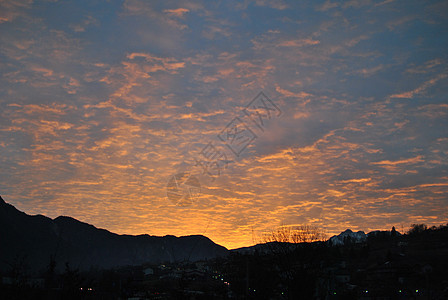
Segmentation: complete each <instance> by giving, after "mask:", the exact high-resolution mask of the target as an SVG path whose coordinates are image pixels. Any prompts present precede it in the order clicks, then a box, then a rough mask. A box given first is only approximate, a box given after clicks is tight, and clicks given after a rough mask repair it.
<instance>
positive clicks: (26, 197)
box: [0, 0, 448, 249]
mask: <svg viewBox="0 0 448 300" xmlns="http://www.w3.org/2000/svg"><path fill="white" fill-rule="evenodd" d="M411 2H412V5H411V4H409V5H408V3H407V2H406V3H405V2H403V1H384V2H381V1H348V2H341V3H337V2H331V1H319V3H317V2H316V3H315V2H313V1H308V2H306V3H302V2H300V1H281V0H279V1H258V0H257V1H240V2H235V3H230V2H226V1H224V2H222V3H220V4H217V3H214V2H213V3H212V2H209V1H161V2H153V1H142V0H126V1H120V2H113V1H112V2H111V3H110V2H104V3H103V2H101V3H96V2H95V3H93V2H90V1H86V2H83V3H82V4H79V3H77V2H76V1H68V2H60V1H41V2H39V1H32V0H31V1H0V6H1V8H0V12H1V13H0V41H1V42H0V51H1V57H0V66H1V75H2V76H1V78H0V93H1V94H0V107H1V109H0V117H1V120H0V153H1V155H0V170H1V171H0V174H1V177H0V194H1V195H2V197H3V199H5V201H7V202H9V203H11V204H13V205H14V206H16V207H17V208H18V209H20V210H22V211H24V212H26V213H28V214H43V215H46V216H49V217H52V218H55V217H57V216H59V215H68V216H72V217H74V218H76V219H79V220H81V221H84V222H87V223H90V224H93V225H95V226H96V227H100V228H105V229H107V230H109V231H112V232H115V233H120V234H150V235H160V236H163V235H168V234H170V235H177V236H181V235H193V234H203V235H205V236H207V237H209V238H210V239H212V240H213V241H214V242H216V243H218V244H220V245H223V246H225V247H227V248H229V249H232V248H236V247H243V246H249V245H252V244H254V243H255V242H257V241H256V239H257V236H260V235H262V234H263V233H264V232H266V231H269V230H270V229H272V228H275V227H276V226H279V225H281V224H285V225H302V224H309V225H313V226H317V227H318V228H322V229H323V230H324V231H325V232H326V233H327V234H328V235H333V234H337V233H339V232H341V231H343V230H345V229H347V228H351V229H352V230H353V231H355V230H363V231H366V232H368V231H371V230H379V229H390V228H391V227H392V226H395V227H396V228H397V230H401V226H403V227H404V228H407V227H408V226H409V225H410V224H412V223H426V224H428V225H438V224H442V223H446V222H447V211H448V202H447V201H448V200H447V199H448V173H447V170H448V169H447V163H448V161H447V154H448V136H447V133H448V130H447V129H448V127H447V125H448V123H447V120H448V117H447V114H448V101H447V99H448V98H447V95H448V88H447V87H448V67H447V66H448V65H447V61H448V57H447V55H446V49H447V48H448V39H447V35H446V28H447V18H446V11H447V9H448V7H447V4H446V1H429V2H417V1H411ZM421 11H424V12H425V13H424V14H423V13H422V14H420V13H419V12H421ZM443 12H444V13H443ZM360 15H363V16H364V17H360ZM64 16H66V17H64ZM260 92H263V93H264V94H265V95H266V96H267V97H268V99H269V100H271V101H272V104H271V102H268V100H266V99H265V100H264V102H263V103H264V104H265V105H266V107H265V108H264V112H265V113H266V115H264V117H263V119H262V121H261V119H257V115H256V114H257V113H258V111H255V112H254V111H253V110H254V109H258V110H260V109H261V110H262V109H263V107H261V106H260V105H261V104H260V103H261V102H259V103H258V104H257V105H258V106H257V108H253V107H249V108H247V106H248V105H249V104H250V103H251V101H252V100H253V99H254V98H255V97H256V96H257V95H259V93H260ZM254 103H257V102H254ZM273 105H274V106H273ZM250 109H253V110H252V111H250ZM251 113H252V114H251ZM235 118H238V119H236V121H234V120H235ZM238 120H240V121H241V122H242V124H244V126H246V127H244V128H246V131H245V133H246V134H247V135H246V136H245V137H244V138H242V139H240V140H232V141H230V138H229V132H228V129H229V128H231V127H232V126H231V125H229V124H232V123H231V122H232V121H234V122H239V121H238ZM256 122H262V124H261V123H256ZM233 124H236V123H233ZM257 124H258V126H257ZM260 124H261V125H260ZM240 128H243V127H240ZM248 129H250V130H248ZM225 137H227V138H229V139H228V140H226V139H225ZM233 138H235V137H233ZM250 138H252V140H250V141H251V142H250V143H248V144H247V147H245V148H244V149H243V150H241V153H238V155H235V153H234V152H232V150H230V148H229V145H230V143H231V142H232V143H234V144H233V145H234V146H233V147H236V146H235V145H236V144H237V143H243V141H246V139H250ZM209 143H212V144H211V145H213V146H216V148H217V150H219V152H217V153H221V154H222V155H221V156H220V163H221V165H220V167H222V168H221V169H220V170H219V174H217V173H215V176H214V177H212V176H208V175H207V174H206V173H205V172H204V169H203V167H201V165H200V164H199V162H200V161H201V160H203V159H204V157H205V156H204V154H203V153H204V151H205V150H204V149H206V150H210V149H207V148H206V147H207V145H209ZM239 147H242V146H241V144H239ZM224 154H225V155H224ZM210 155H211V154H210ZM216 155H218V154H216ZM208 158H210V156H208ZM183 172H184V173H188V174H191V175H193V176H194V178H197V180H198V181H199V183H200V190H199V191H197V193H196V194H195V195H193V196H191V199H190V200H191V201H190V203H188V205H178V204H179V203H176V201H173V200H172V199H170V197H168V196H167V185H168V183H169V181H170V178H172V177H173V176H174V175H176V174H180V173H183ZM174 191H175V190H174ZM184 192H188V191H186V190H183V191H179V193H184Z"/></svg>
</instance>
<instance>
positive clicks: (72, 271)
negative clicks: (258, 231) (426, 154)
mask: <svg viewBox="0 0 448 300" xmlns="http://www.w3.org/2000/svg"><path fill="white" fill-rule="evenodd" d="M293 229H294V228H293ZM295 229H300V228H299V227H298V228H295ZM304 229H306V227H302V228H301V230H302V233H303V232H306V231H307V230H304ZM308 229H310V232H312V233H313V234H312V235H311V236H312V237H313V238H312V239H311V240H310V241H307V242H299V240H300V238H297V239H296V240H295V241H297V242H291V241H290V240H289V241H288V239H286V240H287V241H276V240H272V239H271V240H269V241H267V242H266V243H263V244H260V245H256V246H253V247H249V248H245V249H244V250H234V251H231V252H230V254H229V255H228V256H226V257H222V258H217V259H212V260H206V261H199V262H190V261H184V262H180V263H168V262H167V263H164V264H157V265H148V264H145V265H141V266H138V267H136V266H132V267H131V266H130V267H122V268H116V269H111V270H100V269H91V270H89V271H80V270H78V269H76V268H73V267H72V266H70V265H69V264H66V265H65V266H64V268H63V270H62V271H61V268H59V269H58V268H56V262H55V260H54V259H52V258H51V257H50V258H49V263H48V266H47V267H46V269H45V270H42V271H41V272H40V273H39V274H34V275H32V274H29V273H27V269H26V265H24V263H23V262H24V261H25V260H23V259H21V258H17V260H16V261H15V262H14V263H13V264H11V268H10V270H9V271H8V272H5V273H3V274H1V275H2V282H1V285H0V299H128V298H135V299H448V289H447V286H448V273H447V272H446V270H447V269H448V262H447V260H446V258H447V257H448V224H447V225H441V226H437V227H435V226H432V227H429V228H428V226H426V225H425V224H412V225H411V227H410V228H409V230H408V231H407V232H406V233H403V234H401V233H399V232H398V231H396V230H395V227H394V228H392V229H391V230H390V231H377V232H374V233H371V234H369V235H367V238H366V240H364V241H359V240H352V239H345V240H344V244H342V245H331V244H330V243H329V242H328V241H326V240H325V239H322V237H323V236H322V235H321V234H322V232H321V231H319V230H316V228H311V227H308ZM279 230H280V231H277V232H276V233H274V236H275V235H276V234H278V233H279V232H280V233H281V234H280V235H281V236H283V237H285V235H284V233H285V232H286V233H288V234H291V231H290V230H289V231H288V230H286V231H285V230H283V229H281V228H280V229H279ZM316 232H317V233H318V234H315V233H316ZM308 233H309V232H308ZM296 234H297V233H296ZM306 236H308V235H306ZM271 237H272V235H271ZM315 237H317V239H318V240H317V241H314V239H315ZM58 270H59V271H58Z"/></svg>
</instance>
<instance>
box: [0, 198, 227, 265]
mask: <svg viewBox="0 0 448 300" xmlns="http://www.w3.org/2000/svg"><path fill="white" fill-rule="evenodd" d="M0 241H1V242H0V257H1V258H2V259H1V261H0V270H8V269H11V268H13V267H14V265H15V264H17V263H19V262H20V263H22V264H25V265H27V266H28V267H29V268H30V269H31V270H34V271H37V270H43V269H45V268H46V267H47V266H48V265H49V263H50V261H51V260H54V261H55V262H56V263H57V266H58V267H59V268H62V267H63V266H64V265H65V264H68V265H70V266H72V267H76V268H79V269H89V268H92V267H93V268H115V267H121V266H127V265H141V264H144V263H152V264H158V263H163V262H179V261H197V260H203V259H212V258H215V257H219V256H225V255H227V254H228V250H227V249H226V248H225V247H223V246H221V245H218V244H216V243H214V242H213V241H212V240H211V239H210V238H208V237H205V236H202V235H191V236H181V237H176V236H172V235H166V236H163V237H161V236H152V235H148V234H142V235H127V234H116V233H113V232H111V231H108V230H107V229H102V228H97V227H96V226H94V225H92V224H89V223H85V222H82V221H79V220H77V219H75V218H73V217H70V216H59V217H56V218H54V219H51V218H49V217H46V216H44V215H28V214H26V213H25V212H22V211H20V210H18V209H17V208H15V207H14V206H13V205H12V204H9V203H7V202H6V201H4V199H3V198H1V196H0Z"/></svg>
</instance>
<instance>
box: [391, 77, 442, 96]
mask: <svg viewBox="0 0 448 300" xmlns="http://www.w3.org/2000/svg"><path fill="white" fill-rule="evenodd" d="M447 76H448V75H447V74H439V75H437V76H436V77H434V78H432V79H430V80H428V81H425V82H424V83H423V84H421V85H420V86H419V87H417V88H415V89H413V90H411V91H408V92H403V93H399V94H393V95H391V96H390V98H405V99H409V98H413V97H414V96H415V95H419V94H422V93H423V92H424V91H425V90H427V89H428V88H429V87H431V86H433V85H435V84H436V83H437V82H438V81H439V80H442V79H444V78H446V77H447Z"/></svg>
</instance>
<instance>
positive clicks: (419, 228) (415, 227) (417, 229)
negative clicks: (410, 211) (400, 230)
mask: <svg viewBox="0 0 448 300" xmlns="http://www.w3.org/2000/svg"><path fill="white" fill-rule="evenodd" d="M427 229H428V227H427V226H426V224H412V225H411V229H409V231H408V234H410V235H413V234H419V233H422V232H423V231H425V230H427Z"/></svg>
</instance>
